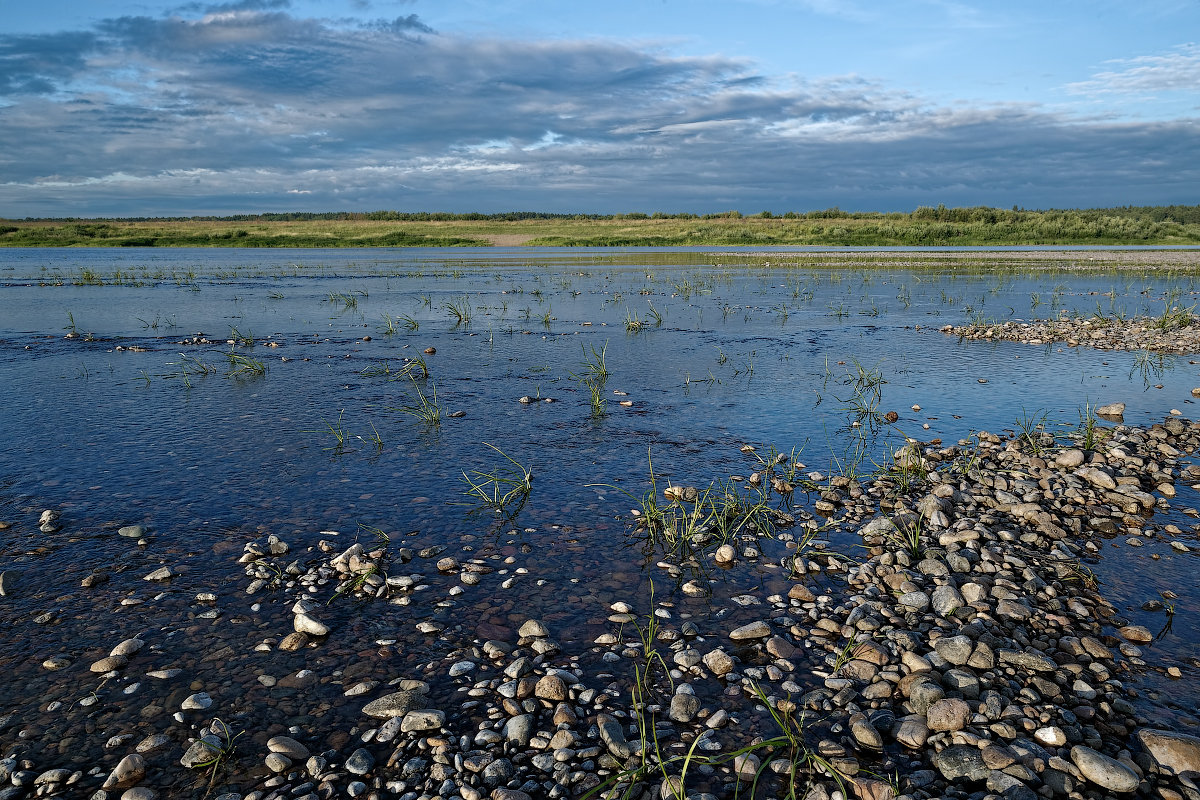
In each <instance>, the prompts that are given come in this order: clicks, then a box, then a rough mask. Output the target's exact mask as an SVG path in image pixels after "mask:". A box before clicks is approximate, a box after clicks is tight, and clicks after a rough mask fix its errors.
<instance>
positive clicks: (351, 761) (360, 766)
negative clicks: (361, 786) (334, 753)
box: [346, 747, 375, 775]
mask: <svg viewBox="0 0 1200 800" xmlns="http://www.w3.org/2000/svg"><path fill="white" fill-rule="evenodd" d="M374 768H375V756H373V755H371V751H370V750H368V749H366V748H365V747H360V748H358V749H357V750H355V751H354V752H353V753H351V754H350V757H349V758H347V759H346V771H347V772H352V773H354V774H355V775H366V774H367V773H368V772H370V771H371V770H372V769H374Z"/></svg>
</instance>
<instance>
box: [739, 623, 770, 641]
mask: <svg viewBox="0 0 1200 800" xmlns="http://www.w3.org/2000/svg"><path fill="white" fill-rule="evenodd" d="M770 635H771V626H770V625H768V624H767V623H765V622H763V621H762V620H759V621H757V622H751V623H749V624H746V625H742V626H741V627H740V628H734V629H733V630H731V631H730V632H729V638H730V639H733V640H734V641H744V640H746V639H765V638H767V637H768V636H770Z"/></svg>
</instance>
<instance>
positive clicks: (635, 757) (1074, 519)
mask: <svg viewBox="0 0 1200 800" xmlns="http://www.w3.org/2000/svg"><path fill="white" fill-rule="evenodd" d="M1198 445H1200V424H1197V423H1192V422H1189V421H1187V420H1185V419H1182V418H1180V417H1178V416H1171V417H1168V418H1167V419H1166V420H1164V422H1163V423H1161V424H1157V425H1154V426H1153V427H1150V428H1136V427H1125V426H1117V427H1115V428H1112V429H1101V428H1096V427H1091V426H1081V428H1080V430H1078V431H1076V432H1075V433H1074V434H1072V436H1071V438H1070V440H1069V441H1064V440H1061V439H1060V440H1059V441H1055V439H1054V437H1053V436H1052V435H1051V434H1050V433H1048V432H1045V431H1039V430H1031V431H1029V432H1027V433H1026V434H1025V435H1024V436H1021V435H1017V436H1016V437H1011V438H1010V437H1003V436H995V435H992V434H989V433H986V432H981V433H980V434H978V435H977V436H976V437H973V438H972V439H970V440H963V441H962V442H960V443H958V444H955V445H953V446H949V447H946V446H943V445H942V444H941V443H937V442H927V443H920V442H915V441H914V442H910V444H908V445H906V446H905V447H904V448H902V449H901V450H899V451H897V452H896V453H895V456H894V460H893V463H892V464H891V465H890V467H889V468H888V469H886V470H885V471H883V472H882V473H880V474H879V475H878V476H876V477H874V478H873V479H870V478H867V479H863V478H856V477H853V476H847V475H842V476H832V477H830V476H823V475H812V474H807V473H805V472H803V468H802V467H799V466H798V465H797V464H795V463H793V462H790V461H789V460H788V459H786V458H780V457H771V458H769V459H766V460H765V461H763V463H762V466H761V467H760V469H759V470H757V471H756V472H754V473H751V474H750V475H749V476H746V477H744V478H743V485H745V486H747V487H750V486H763V485H764V481H765V485H766V486H770V487H772V488H770V489H767V490H766V494H767V495H768V496H771V495H772V493H773V495H774V496H778V497H781V498H783V499H785V500H792V501H794V502H791V503H787V504H785V506H784V507H786V508H789V509H790V510H789V511H788V512H773V513H772V515H771V516H770V517H763V518H762V519H761V520H760V521H759V523H757V524H756V526H751V527H745V528H742V529H741V532H740V533H739V534H738V535H737V536H735V537H733V538H722V537H720V536H718V535H717V534H716V530H717V528H715V527H713V526H712V525H709V526H708V528H707V530H698V531H694V532H693V535H692V536H690V537H689V538H688V539H687V541H686V545H685V546H683V547H681V548H678V549H674V550H668V551H666V552H664V553H663V554H662V556H661V558H659V559H658V560H657V566H656V567H654V568H653V574H654V575H655V578H654V580H655V581H657V582H658V583H659V585H660V588H659V590H658V592H657V595H654V594H652V595H651V596H650V597H634V596H630V597H627V598H624V599H622V600H618V601H615V602H611V603H608V604H607V606H606V607H605V606H595V605H593V606H592V607H591V608H590V609H588V613H589V614H590V615H592V619H593V620H594V626H598V627H601V628H607V631H606V632H604V633H601V634H600V635H598V636H594V637H591V638H590V639H589V640H582V639H580V637H579V636H578V633H577V632H573V631H571V630H568V629H563V628H561V627H560V626H558V625H557V624H556V623H555V619H554V618H552V617H547V618H544V619H529V618H528V617H527V616H526V615H524V614H522V613H521V607H520V603H519V602H516V603H514V602H512V601H513V600H516V599H517V598H518V597H519V593H520V587H521V586H522V585H526V584H528V582H531V581H537V580H539V575H540V574H543V573H544V572H545V570H546V569H553V567H552V566H551V565H550V564H547V563H545V562H543V561H541V560H539V558H538V553H537V552H536V549H535V548H534V547H531V546H530V545H528V544H518V543H517V542H516V541H511V540H510V543H509V544H508V545H506V546H503V547H501V548H499V549H498V550H496V551H494V552H488V551H487V549H486V548H485V549H483V550H477V549H476V547H475V545H474V544H472V543H466V544H457V545H456V544H454V543H444V544H438V545H426V546H422V547H417V546H415V545H416V543H415V542H413V543H410V542H409V541H408V540H407V539H406V538H405V537H400V536H388V535H387V534H383V533H382V532H370V536H367V535H363V536H360V537H358V538H359V541H358V543H356V544H353V545H350V546H347V545H346V543H345V542H344V541H342V537H340V536H339V535H338V534H337V533H336V532H328V531H326V532H321V533H319V534H314V538H315V541H313V542H312V543H310V544H305V543H303V542H300V541H292V542H288V541H286V540H284V538H282V537H279V536H274V535H264V536H262V537H260V538H256V539H254V540H253V541H247V542H245V543H244V545H243V544H242V543H239V542H236V541H230V542H228V543H227V546H226V547H224V548H221V552H224V553H225V556H224V558H232V559H237V560H238V561H240V562H241V563H242V564H243V568H244V571H245V573H246V574H245V578H244V579H243V580H242V581H240V582H239V584H238V585H229V584H228V583H213V582H211V581H210V580H209V579H208V578H206V576H205V571H204V569H203V567H202V564H201V563H200V562H198V561H197V560H196V559H187V560H185V561H182V562H180V561H172V560H171V559H169V558H160V559H158V560H160V561H161V562H162V563H161V564H160V566H159V567H157V568H155V569H153V570H150V571H145V574H141V573H142V572H143V571H144V570H138V572H137V573H136V574H129V573H128V572H127V571H126V570H122V569H121V568H120V567H119V563H120V562H119V561H118V563H117V564H115V565H114V569H112V570H100V571H97V572H95V573H93V574H92V575H90V576H88V577H86V578H85V579H84V580H83V584H84V585H83V586H82V587H81V588H78V589H76V591H82V592H84V593H86V595H87V596H88V598H89V605H91V607H92V608H93V609H94V611H93V613H92V614H91V615H89V617H88V618H87V619H86V620H79V619H76V620H72V619H66V618H63V617H62V616H61V615H60V614H59V613H56V611H55V608H54V604H53V601H52V600H51V598H49V597H44V596H43V599H42V600H40V601H37V602H34V603H33V604H32V605H25V606H22V605H21V602H22V596H23V595H24V596H26V597H27V598H28V597H29V596H30V595H37V594H38V591H37V590H38V587H37V585H36V584H30V583H29V582H28V578H27V577H26V576H24V575H21V574H17V573H19V572H20V570H17V571H13V570H9V571H7V572H6V573H5V577H4V579H3V580H2V581H0V585H2V586H3V588H4V597H3V598H2V600H0V602H3V604H4V607H6V608H7V609H9V617H10V622H9V628H10V634H11V635H15V636H18V637H19V636H21V635H23V633H22V632H23V631H26V630H28V629H29V628H30V626H34V627H42V628H54V629H57V633H56V634H55V635H54V636H53V637H52V638H53V639H56V640H58V641H62V642H65V643H67V644H66V646H60V647H58V648H54V647H47V646H46V644H45V640H43V644H41V645H40V646H33V647H30V648H29V649H28V651H27V653H26V654H25V656H24V657H23V659H22V660H21V661H20V662H17V661H13V660H11V659H10V660H9V662H8V665H7V666H8V669H9V671H10V673H11V674H12V675H14V676H16V677H17V678H18V679H20V680H21V681H22V683H23V685H25V686H27V687H28V692H27V693H22V692H14V691H11V690H10V691H8V692H6V694H7V695H9V697H8V698H7V700H6V703H5V706H6V710H5V713H4V714H3V715H2V716H0V743H2V745H0V747H2V752H3V755H4V756H5V760H4V761H3V762H0V763H2V764H3V767H0V770H2V772H3V774H2V775H0V777H2V778H3V782H4V784H7V785H6V786H5V788H3V789H0V796H2V797H4V798H18V797H25V796H31V795H32V794H34V793H35V792H36V793H37V794H39V795H71V796H89V797H94V798H105V797H112V798H115V797H122V798H126V799H127V800H135V799H140V798H152V797H156V796H167V797H184V796H194V797H199V796H202V795H208V796H214V797H217V796H219V797H224V798H226V800H234V798H239V797H241V798H254V799H256V800H259V799H262V798H283V797H325V796H351V797H378V798H385V797H403V798H409V800H416V798H418V797H446V798H450V797H461V798H463V800H477V798H481V797H490V798H493V799H494V800H502V799H507V800H524V798H525V797H530V798H539V797H551V798H559V797H564V798H565V797H581V796H583V795H585V794H587V793H588V792H592V791H596V792H608V791H609V790H613V791H615V792H616V795H613V796H619V795H620V794H621V792H622V791H623V790H624V789H625V788H629V787H632V788H631V789H630V793H629V795H628V796H632V797H647V796H651V794H652V795H653V796H663V797H666V796H674V795H672V792H676V793H679V791H683V792H686V793H687V794H688V796H704V797H722V798H723V797H732V796H735V795H738V796H750V794H751V791H752V789H751V787H753V786H755V785H756V784H757V788H756V789H754V790H753V791H754V792H756V794H755V796H758V795H759V794H761V795H762V796H782V795H784V794H786V793H787V792H788V791H789V789H794V791H795V792H796V793H797V796H808V797H825V796H832V795H833V794H834V792H837V791H841V792H842V793H843V795H844V796H851V795H852V796H856V797H862V798H873V800H882V799H883V798H889V797H893V796H907V797H912V798H926V797H945V796H950V795H954V794H960V793H961V794H967V793H971V792H975V791H978V790H981V789H983V788H986V789H987V790H989V791H991V792H993V793H996V794H1003V795H1004V796H1005V797H1012V798H1033V797H1035V796H1039V795H1040V796H1048V797H1060V796H1061V797H1079V796H1084V797H1093V796H1094V797H1099V796H1107V795H1111V794H1117V795H1122V796H1131V795H1137V796H1145V797H1162V798H1166V799H1167V800H1170V799H1171V798H1176V797H1183V796H1189V797H1190V796H1191V795H1190V794H1189V792H1191V791H1192V790H1191V789H1189V783H1188V781H1189V780H1190V779H1189V778H1188V777H1187V776H1186V774H1185V773H1187V772H1188V771H1195V770H1200V739H1193V738H1191V737H1190V736H1186V735H1182V734H1180V733H1171V732H1159V731H1157V730H1156V729H1155V723H1154V722H1153V721H1152V719H1151V715H1152V712H1151V711H1150V710H1149V708H1148V707H1147V706H1145V705H1144V704H1140V701H1139V698H1138V693H1137V692H1136V691H1135V690H1133V689H1132V688H1131V687H1130V685H1129V683H1130V679H1131V678H1133V677H1134V676H1136V675H1138V674H1139V673H1142V672H1144V671H1147V670H1151V671H1153V670H1161V671H1162V672H1163V674H1164V675H1167V674H1168V670H1167V669H1165V668H1162V667H1161V666H1160V665H1156V664H1155V663H1154V658H1153V656H1152V654H1151V653H1149V652H1148V651H1147V650H1146V649H1145V648H1146V647H1147V646H1149V644H1150V643H1151V641H1152V640H1153V636H1154V635H1153V633H1151V632H1150V631H1148V630H1147V629H1145V628H1143V627H1140V626H1136V625H1129V624H1127V623H1126V621H1125V620H1123V619H1122V618H1121V615H1120V613H1118V611H1117V610H1116V609H1115V608H1114V607H1113V606H1111V605H1110V604H1109V603H1107V602H1106V601H1105V600H1104V599H1103V597H1102V594H1101V592H1102V587H1098V586H1097V585H1096V583H1095V581H1094V579H1093V577H1092V575H1091V572H1090V570H1089V569H1088V567H1087V560H1088V559H1089V558H1091V557H1092V556H1093V555H1094V554H1095V553H1096V552H1097V551H1098V550H1099V549H1100V548H1101V547H1102V546H1103V545H1104V542H1105V541H1106V540H1107V539H1111V538H1113V537H1119V538H1122V539H1125V540H1129V541H1130V543H1132V541H1133V540H1154V539H1159V538H1167V539H1169V540H1170V541H1171V543H1172V545H1173V546H1174V547H1176V548H1177V551H1178V552H1180V553H1183V552H1185V551H1189V550H1191V549H1193V548H1195V546H1196V545H1195V544H1194V532H1193V531H1183V530H1180V529H1179V528H1174V527H1173V526H1166V527H1163V526H1162V525H1161V524H1159V523H1156V522H1155V516H1154V515H1155V514H1156V513H1157V512H1165V511H1166V510H1167V509H1169V508H1170V504H1171V502H1172V498H1173V497H1174V496H1175V494H1176V490H1175V485H1176V483H1177V482H1181V481H1182V482H1189V481H1195V480H1200V469H1197V468H1195V467H1191V466H1188V465H1187V464H1186V463H1185V459H1186V456H1187V454H1190V453H1192V452H1193V451H1194V450H1195V448H1196V447H1197V446H1198ZM781 493H782V494H781ZM705 497H707V495H706V494H704V493H701V492H696V493H692V492H689V491H688V489H687V487H681V488H679V489H677V490H673V491H670V492H664V494H663V496H662V497H660V498H659V500H658V502H659V503H663V504H664V506H663V507H664V508H666V507H668V506H666V505H665V504H668V503H674V506H671V507H677V508H679V509H680V510H681V511H684V512H693V511H695V510H696V509H697V508H704V509H707V506H705V505H704V504H705V503H707V502H708V501H707V500H705V499H704V498H705ZM672 498H675V499H674V500H672ZM714 508H715V506H714ZM6 523H7V524H8V525H10V526H11V527H9V528H8V530H6V531H5V533H6V535H7V536H9V537H13V536H25V537H27V538H28V539H29V540H30V541H34V540H36V539H38V538H41V539H42V540H43V541H47V542H49V541H58V542H62V540H64V539H68V540H69V539H70V538H71V537H73V536H76V535H78V534H79V533H81V532H82V531H77V530H74V529H73V527H74V523H73V521H72V520H71V519H70V518H69V515H60V514H58V513H57V512H56V511H54V510H48V511H47V512H45V513H43V514H41V515H39V516H37V517H36V518H33V517H31V518H28V519H26V518H18V519H10V520H6ZM631 524H633V525H634V526H635V533H634V535H635V536H637V535H640V534H638V533H636V531H637V530H638V527H637V523H636V519H635V520H634V521H633V522H632V523H631ZM640 530H641V531H642V534H646V533H648V532H650V531H648V530H647V528H646V527H645V526H642V527H641V528H640ZM767 533H771V534H772V535H770V536H766V535H765V534H767ZM851 533H854V534H855V535H856V538H857V540H858V541H860V542H861V544H862V546H863V547H864V548H866V549H865V551H864V552H863V553H861V554H854V553H852V552H840V551H839V550H838V549H837V548H836V547H835V546H834V545H833V543H832V542H833V540H835V539H837V538H838V537H839V536H843V535H849V534H851ZM110 535H115V539H116V540H117V541H118V542H120V543H124V544H125V546H127V547H129V548H134V549H137V550H142V551H149V552H151V553H152V552H153V551H154V549H155V546H156V537H155V535H154V532H153V530H152V529H148V528H147V527H145V526H140V525H127V526H123V527H122V528H121V529H120V530H119V531H112V532H111V533H110ZM1188 542H1193V543H1192V544H1189V543H1188ZM63 552H64V554H66V550H64V551H63ZM737 571H751V572H757V573H758V574H760V576H761V578H760V583H761V587H762V588H761V589H760V590H758V591H744V592H742V593H740V594H737V595H735V596H732V597H726V596H723V594H722V585H723V583H724V582H723V580H722V578H721V576H722V575H723V574H730V573H733V572H737ZM671 585H674V586H675V587H676V589H675V590H674V591H672V590H670V589H669V588H667V587H670V586H671ZM579 594H580V598H579V600H580V601H583V600H584V598H586V597H587V589H586V586H582V587H580V591H579ZM421 597H426V598H427V597H438V598H441V599H440V600H439V601H438V602H437V603H436V605H437V606H439V607H441V609H442V612H444V613H440V614H438V615H435V616H434V617H433V618H429V619H424V620H421V621H419V622H416V623H415V624H414V623H413V622H411V621H409V622H407V623H406V622H405V621H404V610H403V609H404V607H405V606H407V605H409V603H411V602H412V601H413V600H414V599H419V598H421ZM472 598H474V601H472ZM487 598H492V599H487ZM501 598H507V600H504V599H501ZM48 600H49V601H50V602H49V604H47V601H48ZM570 600H571V598H564V602H567V601H570ZM480 601H482V602H480ZM1164 602H1165V603H1168V604H1169V603H1170V598H1164ZM14 603H15V604H17V605H15V606H14ZM15 609H21V610H22V611H23V612H24V613H16V614H14V613H13V611H14V610H15ZM348 609H349V613H347V610H348ZM372 609H380V610H382V609H391V611H389V614H390V615H391V616H392V617H393V618H394V619H395V621H396V624H395V625H394V626H393V628H392V630H391V631H389V633H388V634H387V635H382V636H381V635H372V632H371V630H370V629H369V627H365V626H364V625H362V624H360V623H358V622H356V619H360V618H361V619H366V618H368V617H369V616H370V614H371V610H372ZM487 609H492V610H491V611H489V610H487ZM132 613H138V614H142V615H144V616H143V617H142V618H143V619H145V620H146V622H148V623H149V624H144V623H143V624H133V625H131V624H130V614H132ZM79 625H84V626H86V627H88V628H89V629H98V630H105V629H107V630H109V631H111V632H112V633H110V634H109V635H108V636H107V637H106V638H108V640H109V642H108V644H106V645H105V646H103V647H101V648H96V647H85V648H78V647H72V646H71V645H70V644H69V643H70V642H71V641H73V640H74V639H75V636H74V635H73V634H72V630H73V628H75V627H77V626H79ZM593 629H594V628H593ZM217 631H220V632H219V634H218V635H216V636H213V634H215V633H217ZM132 634H136V635H132ZM210 636H213V638H212V639H211V640H210V641H209V642H208V643H207V644H206V643H205V642H206V639H208V638H209V637H210ZM35 638H36V637H33V636H30V641H31V642H32V641H34V640H35ZM189 643H190V644H191V647H189V646H186V645H188V644H189ZM181 644H183V645H185V647H183V648H180V647H179V645H181ZM196 645H199V646H198V647H196ZM192 648H195V652H191V651H192ZM1176 672H1177V670H1176ZM631 693H633V694H632V695H631ZM20 695H24V699H22V700H20V701H19V702H18V701H16V700H15V698H16V697H17V696H20ZM631 697H633V698H634V701H635V702H632V703H631V702H630V698H631ZM755 737H757V738H755ZM763 741H767V742H768V744H763V743H762V742H763ZM755 742H758V744H755ZM664 779H665V781H666V784H667V786H666V788H665V789H664V788H662V786H661V785H662V784H663V783H664ZM792 780H794V781H795V783H794V784H793V783H791V781H792ZM681 786H682V790H680V789H679V788H678V787H681ZM696 792H701V793H702V794H700V795H696V794H695V793H696ZM647 793H650V794H647ZM606 796H607V795H606Z"/></svg>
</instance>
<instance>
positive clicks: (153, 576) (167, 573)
mask: <svg viewBox="0 0 1200 800" xmlns="http://www.w3.org/2000/svg"><path fill="white" fill-rule="evenodd" d="M174 577H175V570H173V569H171V568H170V567H159V568H158V569H156V570H154V571H153V572H151V573H150V574H148V575H143V576H142V580H144V581H168V580H170V579H171V578H174Z"/></svg>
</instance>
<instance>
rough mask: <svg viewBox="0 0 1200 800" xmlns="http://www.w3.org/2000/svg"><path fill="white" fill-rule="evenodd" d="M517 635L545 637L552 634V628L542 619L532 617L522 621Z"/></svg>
mask: <svg viewBox="0 0 1200 800" xmlns="http://www.w3.org/2000/svg"><path fill="white" fill-rule="evenodd" d="M517 635H518V636H520V637H521V638H522V639H525V638H530V637H539V638H545V637H547V636H549V635H550V629H549V628H547V627H546V626H545V624H544V623H543V622H542V621H541V620H537V619H530V620H526V621H525V622H524V623H522V625H521V627H520V628H519V629H518V630H517Z"/></svg>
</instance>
